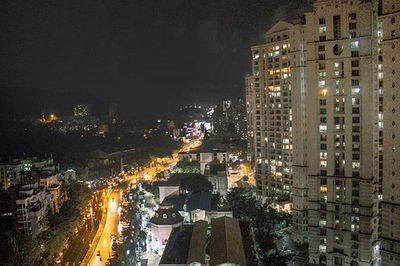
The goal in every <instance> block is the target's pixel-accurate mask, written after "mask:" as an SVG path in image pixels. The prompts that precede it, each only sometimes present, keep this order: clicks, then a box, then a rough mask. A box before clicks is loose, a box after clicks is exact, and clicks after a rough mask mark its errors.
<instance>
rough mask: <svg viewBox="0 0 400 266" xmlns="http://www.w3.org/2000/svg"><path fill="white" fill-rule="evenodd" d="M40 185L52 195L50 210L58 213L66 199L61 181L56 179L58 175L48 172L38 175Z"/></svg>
mask: <svg viewBox="0 0 400 266" xmlns="http://www.w3.org/2000/svg"><path fill="white" fill-rule="evenodd" d="M40 186H42V187H44V188H45V189H46V190H47V191H49V192H50V193H51V194H52V195H53V206H52V212H53V213H58V212H59V211H60V208H61V206H62V204H63V203H64V202H65V201H66V200H67V195H66V193H65V191H64V190H63V189H62V183H61V182H60V181H59V180H58V175H56V174H50V175H44V176H42V177H40Z"/></svg>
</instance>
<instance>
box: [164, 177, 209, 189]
mask: <svg viewBox="0 0 400 266" xmlns="http://www.w3.org/2000/svg"><path fill="white" fill-rule="evenodd" d="M169 180H170V182H171V183H179V184H180V187H181V189H184V190H187V191H189V192H200V191H212V188H213V187H212V184H211V183H210V182H209V181H208V179H207V177H205V176H204V175H202V174H173V175H171V177H170V178H169Z"/></svg>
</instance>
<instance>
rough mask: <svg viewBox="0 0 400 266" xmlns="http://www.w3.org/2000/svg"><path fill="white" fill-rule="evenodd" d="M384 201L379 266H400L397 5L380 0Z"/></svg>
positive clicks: (393, 0)
mask: <svg viewBox="0 0 400 266" xmlns="http://www.w3.org/2000/svg"><path fill="white" fill-rule="evenodd" d="M380 20H381V22H382V28H383V43H382V55H383V87H384V99H383V102H384V109H383V113H384V115H383V116H384V134H383V140H384V143H383V158H384V161H383V201H382V234H381V237H382V246H381V250H382V265H385V266H386V265H400V193H399V188H400V178H399V177H400V163H399V161H400V147H399V137H400V136H399V134H398V133H399V126H400V116H399V114H398V113H399V112H400V110H399V99H400V92H399V87H400V73H399V72H400V69H399V63H400V38H399V37H400V2H399V1H398V0H382V15H381V17H380Z"/></svg>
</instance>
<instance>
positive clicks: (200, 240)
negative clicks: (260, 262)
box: [159, 217, 254, 266]
mask: <svg viewBox="0 0 400 266" xmlns="http://www.w3.org/2000/svg"><path fill="white" fill-rule="evenodd" d="M245 228H246V226H241V223H240V222H239V220H238V219H235V218H230V217H221V218H218V219H213V220H212V221H211V230H209V224H208V223H207V222H205V221H197V222H195V223H194V224H190V225H183V226H180V227H177V228H175V229H174V230H173V231H172V233H171V235H170V237H169V239H168V243H167V245H166V247H165V251H164V253H163V255H162V257H161V260H160V263H159V265H163V266H167V265H176V266H183V265H206V266H214V265H215V266H216V265H243V266H244V265H254V258H253V255H252V252H251V245H250V243H251V240H250V239H249V234H247V232H246V230H245Z"/></svg>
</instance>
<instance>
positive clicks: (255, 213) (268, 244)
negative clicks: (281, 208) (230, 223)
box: [227, 188, 290, 265]
mask: <svg viewBox="0 0 400 266" xmlns="http://www.w3.org/2000/svg"><path fill="white" fill-rule="evenodd" d="M227 200H228V202H229V203H230V204H231V206H232V212H233V216H234V217H237V218H239V219H241V220H247V221H249V225H250V231H251V232H252V236H253V242H254V253H255V257H256V258H257V259H258V262H259V264H261V265H286V262H287V261H288V260H289V257H288V255H285V254H283V253H282V251H280V250H278V249H277V247H276V244H275V242H274V238H273V236H274V231H275V230H276V229H277V228H279V227H280V225H281V224H282V223H283V222H286V219H289V218H290V217H289V216H288V215H287V214H281V213H279V212H277V211H276V210H275V209H274V208H273V207H272V204H271V203H272V202H266V203H264V204H263V203H261V202H260V201H258V200H257V199H256V198H255V196H253V193H252V191H251V190H250V189H247V188H233V189H232V190H231V192H229V193H228V195H227Z"/></svg>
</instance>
